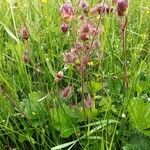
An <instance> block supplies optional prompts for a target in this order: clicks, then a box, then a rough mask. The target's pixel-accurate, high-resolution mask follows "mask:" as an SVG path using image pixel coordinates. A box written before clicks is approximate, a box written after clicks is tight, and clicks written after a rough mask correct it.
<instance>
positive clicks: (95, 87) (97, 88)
mask: <svg viewBox="0 0 150 150" xmlns="http://www.w3.org/2000/svg"><path fill="white" fill-rule="evenodd" d="M91 86H92V91H93V92H94V93H96V92H98V91H100V90H101V89H102V84H101V83H98V82H95V81H92V82H91Z"/></svg>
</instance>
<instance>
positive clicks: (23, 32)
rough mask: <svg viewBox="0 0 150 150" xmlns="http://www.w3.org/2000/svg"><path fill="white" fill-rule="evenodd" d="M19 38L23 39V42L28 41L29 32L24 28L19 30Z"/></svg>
mask: <svg viewBox="0 0 150 150" xmlns="http://www.w3.org/2000/svg"><path fill="white" fill-rule="evenodd" d="M20 37H21V38H22V39H23V40H28V39H29V32H28V30H27V28H26V27H22V28H21V29H20Z"/></svg>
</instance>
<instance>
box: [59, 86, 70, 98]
mask: <svg viewBox="0 0 150 150" xmlns="http://www.w3.org/2000/svg"><path fill="white" fill-rule="evenodd" d="M72 91H73V87H72V86H70V85H68V86H67V87H65V88H64V89H63V90H62V91H61V96H62V97H64V98H67V97H69V96H70V95H71V94H72Z"/></svg>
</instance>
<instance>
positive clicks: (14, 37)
mask: <svg viewBox="0 0 150 150" xmlns="http://www.w3.org/2000/svg"><path fill="white" fill-rule="evenodd" d="M0 24H1V25H2V26H3V27H4V29H5V30H6V32H7V33H8V35H9V36H10V37H12V38H13V39H14V40H15V41H16V42H19V39H18V38H17V37H16V36H15V35H14V34H13V33H12V32H11V31H10V29H9V28H8V27H7V26H6V25H5V24H4V23H2V22H1V21H0Z"/></svg>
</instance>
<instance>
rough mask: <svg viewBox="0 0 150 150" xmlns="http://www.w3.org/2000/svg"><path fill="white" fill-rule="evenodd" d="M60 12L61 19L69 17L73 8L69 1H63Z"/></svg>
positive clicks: (71, 15) (72, 12) (72, 13)
mask: <svg viewBox="0 0 150 150" xmlns="http://www.w3.org/2000/svg"><path fill="white" fill-rule="evenodd" d="M60 14H61V17H62V19H70V18H72V17H73V15H74V10H73V7H72V4H71V2H69V1H67V2H65V3H64V4H63V5H62V6H61V8H60Z"/></svg>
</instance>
